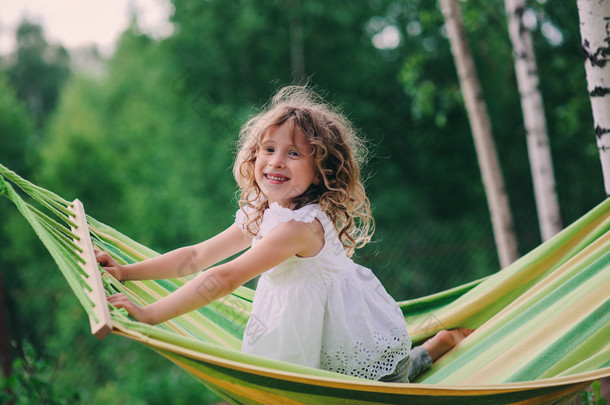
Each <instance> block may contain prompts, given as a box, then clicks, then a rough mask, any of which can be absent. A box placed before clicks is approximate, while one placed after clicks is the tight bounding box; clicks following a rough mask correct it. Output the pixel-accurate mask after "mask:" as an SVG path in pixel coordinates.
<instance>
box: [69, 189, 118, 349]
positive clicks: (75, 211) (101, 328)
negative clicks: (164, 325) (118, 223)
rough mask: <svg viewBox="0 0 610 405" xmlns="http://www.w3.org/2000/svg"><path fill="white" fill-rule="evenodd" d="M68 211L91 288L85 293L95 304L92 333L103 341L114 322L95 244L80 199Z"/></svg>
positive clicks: (91, 319) (91, 317)
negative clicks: (96, 257) (111, 317)
mask: <svg viewBox="0 0 610 405" xmlns="http://www.w3.org/2000/svg"><path fill="white" fill-rule="evenodd" d="M68 209H69V210H70V212H71V213H72V217H73V221H74V225H72V233H74V235H75V236H76V237H75V238H74V243H75V244H76V245H77V246H78V247H79V248H80V249H79V255H80V256H81V257H82V259H83V263H79V266H80V267H81V268H82V269H83V270H84V272H85V273H86V275H87V276H86V279H85V280H84V281H85V282H86V283H87V285H88V286H89V287H90V289H87V288H85V293H86V294H87V296H88V297H89V299H90V300H91V301H92V302H93V313H91V314H89V323H90V324H91V333H92V334H93V335H95V337H97V338H98V339H103V338H105V337H106V336H107V335H108V334H109V333H110V332H111V331H112V320H111V319H110V311H109V310H108V303H107V301H106V294H105V292H104V285H103V283H102V278H101V276H100V271H99V269H98V264H97V260H96V259H95V252H94V251H93V244H92V243H91V238H90V237H89V226H88V225H87V217H86V215H85V209H84V207H83V204H82V203H81V202H80V200H78V199H76V200H74V201H73V202H72V206H71V207H68Z"/></svg>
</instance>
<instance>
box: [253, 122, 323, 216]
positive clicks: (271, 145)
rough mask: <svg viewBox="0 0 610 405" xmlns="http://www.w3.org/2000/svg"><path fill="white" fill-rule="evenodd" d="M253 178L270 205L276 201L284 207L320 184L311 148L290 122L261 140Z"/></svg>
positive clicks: (273, 130)
mask: <svg viewBox="0 0 610 405" xmlns="http://www.w3.org/2000/svg"><path fill="white" fill-rule="evenodd" d="M254 177H255V179H256V184H257V185H258V187H259V188H260V190H261V191H262V192H263V194H264V195H265V196H266V197H267V200H268V201H269V204H271V203H274V202H277V203H278V204H280V205H281V206H282V207H287V208H288V207H290V203H291V201H292V199H293V198H295V197H298V196H300V195H301V194H303V193H304V192H305V191H306V190H307V189H308V188H309V186H311V185H312V184H317V183H318V182H319V179H320V177H319V175H318V174H317V172H316V169H315V166H314V160H313V147H312V146H311V145H310V144H309V142H307V139H306V138H305V135H303V133H302V132H301V130H300V129H299V128H298V127H295V124H294V123H293V122H292V121H291V120H288V121H286V122H285V123H283V124H282V125H280V126H278V127H272V128H269V130H268V131H267V133H266V134H265V135H264V136H263V138H262V139H261V142H260V146H259V149H258V153H257V155H256V162H255V163H254Z"/></svg>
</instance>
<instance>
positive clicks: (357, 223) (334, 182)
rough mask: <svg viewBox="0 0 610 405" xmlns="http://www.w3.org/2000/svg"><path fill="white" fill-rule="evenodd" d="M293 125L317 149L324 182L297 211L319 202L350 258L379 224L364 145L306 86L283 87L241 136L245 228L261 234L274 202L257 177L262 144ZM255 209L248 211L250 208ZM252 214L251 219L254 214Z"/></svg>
mask: <svg viewBox="0 0 610 405" xmlns="http://www.w3.org/2000/svg"><path fill="white" fill-rule="evenodd" d="M286 122H290V123H291V124H293V128H296V127H298V128H299V129H300V130H301V131H302V133H303V135H305V137H306V139H307V141H308V142H309V144H310V145H311V146H312V147H313V151H314V152H313V160H314V164H315V168H316V171H317V174H318V175H319V176H320V178H321V179H322V181H320V182H318V184H312V185H311V186H310V187H309V188H308V189H307V190H306V191H305V192H304V193H303V194H301V195H300V196H298V197H296V198H294V199H293V200H292V204H291V205H292V206H291V207H287V208H291V209H299V208H301V207H304V206H305V205H308V204H319V205H320V207H321V209H322V210H323V211H324V212H325V213H326V214H327V215H328V217H329V219H330V220H331V221H332V223H333V225H334V227H335V229H336V231H337V233H338V235H339V239H340V240H341V242H342V243H343V246H344V247H345V249H346V251H347V253H348V255H350V256H351V255H352V254H353V252H354V250H355V249H357V248H360V247H362V246H364V245H366V244H367V243H368V242H369V241H370V240H371V236H372V234H373V231H374V228H375V223H374V220H373V217H372V214H371V208H370V203H369V200H368V198H367V196H366V193H365V191H364V187H363V186H362V183H361V181H360V164H361V163H363V161H364V159H365V157H366V156H365V152H366V148H365V147H364V141H363V140H362V139H361V138H359V137H358V134H357V132H356V130H355V129H354V127H353V126H352V124H351V123H350V122H349V120H348V119H347V118H346V117H345V116H343V115H342V114H341V113H340V112H338V111H337V110H335V109H334V108H332V107H331V106H330V105H328V104H327V103H325V102H324V101H323V100H322V99H321V97H320V96H318V95H317V94H316V93H314V92H313V91H311V90H309V89H307V88H306V87H303V86H288V87H284V88H282V89H281V90H280V91H279V92H278V93H277V94H276V95H275V96H274V97H273V99H272V100H271V101H270V102H269V104H268V105H267V106H266V107H265V108H264V109H263V110H262V111H261V112H260V113H258V114H256V115H255V116H253V117H251V118H250V120H248V122H247V123H246V124H245V125H244V126H243V127H242V129H241V131H240V134H239V143H238V153H237V157H236V159H235V164H234V166H233V175H234V176H235V180H236V181H237V184H238V186H239V188H240V195H239V206H240V208H241V209H242V210H243V212H244V213H245V214H246V220H245V222H244V229H245V230H246V232H247V233H248V234H250V235H251V236H254V235H256V233H257V232H258V229H259V226H260V224H261V222H262V218H263V213H264V211H265V209H267V208H268V207H269V203H268V201H267V199H266V197H265V196H264V194H263V193H262V192H261V189H260V188H259V187H258V185H257V183H256V180H255V178H254V163H255V161H256V156H257V154H258V151H259V148H260V143H261V140H262V139H263V137H264V135H265V134H266V133H267V131H268V130H269V129H271V128H277V127H279V126H281V125H282V124H284V123H286ZM246 206H247V207H250V210H245V209H244V207H246ZM248 212H250V215H248Z"/></svg>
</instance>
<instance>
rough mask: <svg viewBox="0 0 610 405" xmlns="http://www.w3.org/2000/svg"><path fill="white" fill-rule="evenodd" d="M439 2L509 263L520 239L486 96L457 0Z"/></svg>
mask: <svg viewBox="0 0 610 405" xmlns="http://www.w3.org/2000/svg"><path fill="white" fill-rule="evenodd" d="M439 3H440V6H441V10H442V11H443V15H444V17H445V25H446V27H447V32H448V35H449V41H450V44H451V52H452V53H453V57H454V59H455V64H456V68H457V73H458V77H459V81H460V88H461V90H462V94H463V95H464V101H465V103H466V110H467V111H468V119H469V121H470V126H471V127H472V135H473V138H474V144H475V149H476V151H477V158H478V161H479V167H480V168H481V177H482V179H483V185H484V187H485V193H486V195H487V202H488V204H489V211H490V213H491V223H492V226H493V231H494V238H495V241H496V248H497V250H498V258H499V259H500V265H501V266H502V267H506V266H508V265H509V264H510V263H512V262H514V261H515V260H516V259H517V258H518V254H517V240H516V238H515V233H514V227H513V220H512V216H511V214H510V208H509V204H508V196H507V194H506V189H505V187H504V180H503V178H502V172H501V170H500V164H499V161H498V155H497V153H496V149H495V145H494V142H493V138H492V135H491V125H490V121H489V114H488V113H487V107H486V105H485V102H484V100H483V94H482V90H481V86H480V84H479V82H478V78H477V72H476V69H475V66H474V61H473V59H472V53H471V52H470V47H469V45H468V41H467V39H466V33H465V31H464V26H463V24H462V15H461V13H460V9H459V6H458V4H457V1H456V0H439Z"/></svg>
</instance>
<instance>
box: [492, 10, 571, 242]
mask: <svg viewBox="0 0 610 405" xmlns="http://www.w3.org/2000/svg"><path fill="white" fill-rule="evenodd" d="M504 5H505V8H506V15H507V17H508V31H509V34H510V40H511V42H512V44H513V54H514V57H515V73H516V76H517V86H518V88H519V95H520V96H521V110H522V112H523V122H524V124H525V131H526V134H527V151H528V154H529V161H530V169H531V172H532V182H533V184H534V196H535V197H536V210H537V212H538V222H539V224H540V235H541V237H542V241H546V240H549V239H550V238H552V237H553V236H555V235H556V234H557V233H559V231H560V230H561V228H562V225H561V216H560V213H559V203H558V200H557V192H556V189H555V176H554V174H553V162H552V159H551V150H550V147H549V138H548V135H547V126H546V119H545V117H544V108H543V104H542V95H541V94H540V89H539V87H538V67H537V65H536V58H535V56H534V46H533V43H532V36H531V35H530V31H529V30H528V29H527V28H525V26H524V24H523V12H524V11H525V0H504Z"/></svg>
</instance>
